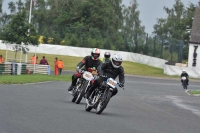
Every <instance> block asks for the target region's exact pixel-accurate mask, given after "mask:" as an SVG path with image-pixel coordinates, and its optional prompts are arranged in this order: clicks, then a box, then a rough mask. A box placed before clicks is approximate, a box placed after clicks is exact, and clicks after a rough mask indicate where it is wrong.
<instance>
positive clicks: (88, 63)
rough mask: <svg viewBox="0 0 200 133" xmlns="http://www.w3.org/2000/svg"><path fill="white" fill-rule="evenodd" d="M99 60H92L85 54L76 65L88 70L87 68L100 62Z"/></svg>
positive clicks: (96, 65)
mask: <svg viewBox="0 0 200 133" xmlns="http://www.w3.org/2000/svg"><path fill="white" fill-rule="evenodd" d="M101 63H102V62H101V60H99V59H98V60H93V59H92V57H91V56H86V57H85V58H84V59H83V60H82V61H81V62H79V63H78V65H77V67H79V68H82V67H83V66H84V68H83V69H84V70H88V68H92V67H95V68H96V69H97V67H98V66H99V65H100V64H101Z"/></svg>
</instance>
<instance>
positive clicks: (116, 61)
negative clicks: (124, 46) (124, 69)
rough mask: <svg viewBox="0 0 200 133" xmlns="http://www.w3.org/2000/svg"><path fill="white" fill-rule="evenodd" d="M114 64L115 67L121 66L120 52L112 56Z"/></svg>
mask: <svg viewBox="0 0 200 133" xmlns="http://www.w3.org/2000/svg"><path fill="white" fill-rule="evenodd" d="M111 62H112V65H113V67H114V68H119V67H120V66H121V64H122V57H121V55H120V54H114V55H113V57H112V60H111Z"/></svg>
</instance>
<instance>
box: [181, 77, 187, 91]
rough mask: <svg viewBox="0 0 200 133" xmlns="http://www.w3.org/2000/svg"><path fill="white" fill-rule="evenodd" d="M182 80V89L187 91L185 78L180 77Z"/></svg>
mask: <svg viewBox="0 0 200 133" xmlns="http://www.w3.org/2000/svg"><path fill="white" fill-rule="evenodd" d="M181 79H182V80H183V84H182V85H183V89H187V86H188V84H187V78H186V77H182V78H181Z"/></svg>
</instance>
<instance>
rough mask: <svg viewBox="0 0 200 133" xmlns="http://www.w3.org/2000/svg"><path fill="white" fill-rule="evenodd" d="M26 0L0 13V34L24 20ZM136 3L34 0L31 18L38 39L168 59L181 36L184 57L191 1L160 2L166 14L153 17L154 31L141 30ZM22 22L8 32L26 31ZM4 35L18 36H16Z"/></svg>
mask: <svg viewBox="0 0 200 133" xmlns="http://www.w3.org/2000/svg"><path fill="white" fill-rule="evenodd" d="M2 1H3V0H1V1H0V4H1V2H2ZM24 1H25V2H24ZM24 1H22V0H18V1H17V2H10V3H9V4H8V5H9V9H10V13H9V14H8V13H1V16H0V28H1V33H2V34H1V36H0V37H1V39H5V36H4V35H5V33H7V32H8V31H7V30H8V29H7V30H5V28H3V27H5V26H6V25H8V26H10V27H11V25H12V24H13V23H14V22H13V21H22V22H25V21H26V22H28V15H29V10H30V0H24ZM0 6H1V5H0ZM138 6H139V5H138V3H137V0H130V4H129V6H125V5H123V4H122V0H37V3H36V5H34V6H33V10H32V17H31V18H32V21H31V24H33V25H34V27H35V28H36V30H37V34H38V35H40V39H39V40H40V43H45V44H48V43H51V44H59V45H68V46H77V47H99V48H104V49H112V50H121V51H131V52H136V53H139V52H142V53H144V54H146V55H152V56H156V57H161V58H165V59H168V60H170V59H169V58H172V57H173V56H174V55H176V56H177V55H178V51H179V50H180V47H179V46H178V45H179V44H180V40H183V41H184V52H183V53H184V54H183V57H184V59H187V57H188V56H187V51H188V46H187V45H186V44H187V43H188V42H189V36H190V34H189V33H187V32H186V27H188V28H191V26H192V17H193V16H194V11H195V5H194V4H192V3H191V4H190V5H189V6H188V7H185V6H184V5H183V3H182V2H181V0H175V3H174V5H173V7H172V8H171V9H170V8H168V7H164V10H165V11H166V13H167V18H158V19H157V23H156V24H155V25H154V31H153V33H154V36H151V35H147V34H146V33H145V27H144V26H142V25H141V21H140V19H139V16H140V11H139V10H138ZM24 10H26V11H24ZM0 11H1V10H0ZM24 12H25V13H26V15H25V16H26V18H24V20H25V21H23V20H20V19H21V18H20V17H16V15H19V14H21V15H22V14H23V15H24ZM25 16H24V17H25ZM17 19H19V20H17ZM25 25H26V24H25V23H24V26H22V27H23V28H22V29H23V31H22V29H20V30H19V27H20V26H19V27H18V28H16V29H12V35H13V36H14V37H16V36H17V35H20V34H19V33H17V32H23V33H21V34H24V35H27V33H26V28H27V26H28V25H26V26H25ZM28 27H29V28H30V25H29V26H28ZM12 28H14V27H12ZM14 30H15V31H14ZM9 32H10V31H9ZM31 33H33V34H35V35H32V37H33V36H35V37H36V36H37V35H36V33H35V32H34V28H32V32H31ZM16 38H18V37H16ZM6 39H8V40H12V41H16V40H13V39H14V38H6ZM23 39H25V38H19V40H17V41H16V42H20V41H25V42H28V40H29V39H30V38H29V39H27V40H23ZM35 43H36V42H35ZM172 44H174V46H173V45H172ZM173 51H174V52H175V53H174V54H173ZM177 58H178V57H177ZM177 58H176V59H175V60H177Z"/></svg>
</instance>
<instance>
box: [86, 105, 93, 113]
mask: <svg viewBox="0 0 200 133" xmlns="http://www.w3.org/2000/svg"><path fill="white" fill-rule="evenodd" d="M91 110H92V107H90V106H89V105H88V104H87V103H86V104H85V111H87V112H90V111H91Z"/></svg>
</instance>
